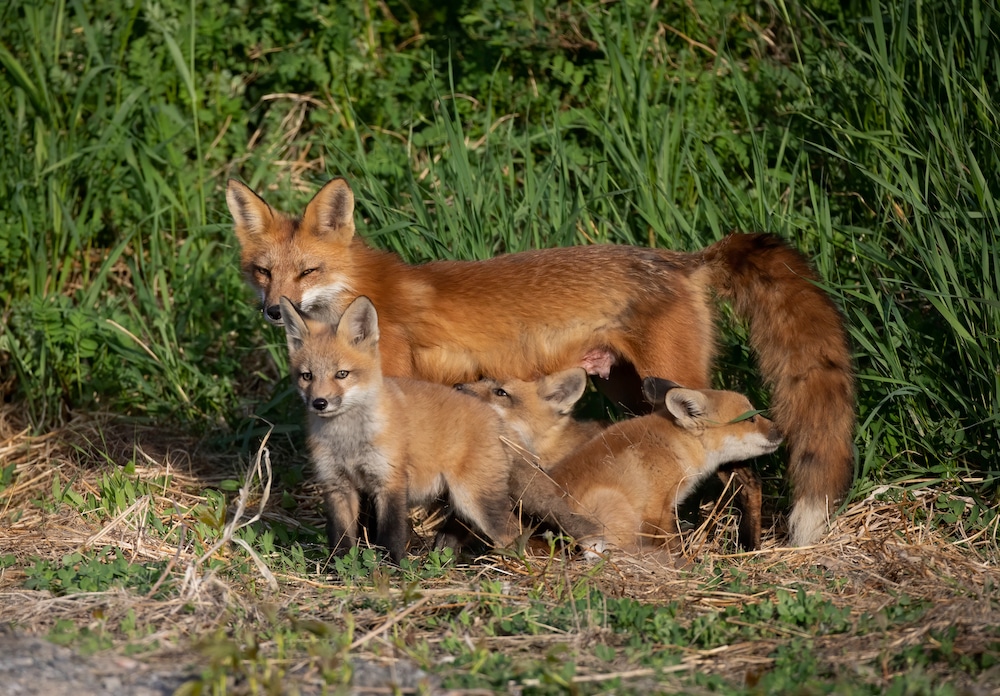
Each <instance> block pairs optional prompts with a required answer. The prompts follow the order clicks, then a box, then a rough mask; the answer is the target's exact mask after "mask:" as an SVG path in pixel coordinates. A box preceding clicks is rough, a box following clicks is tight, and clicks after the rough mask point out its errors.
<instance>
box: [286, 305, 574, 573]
mask: <svg viewBox="0 0 1000 696" xmlns="http://www.w3.org/2000/svg"><path fill="white" fill-rule="evenodd" d="M280 303H281V311H282V312H283V313H284V315H285V319H286V324H285V331H286V337H287V341H288V348H289V365H290V371H291V375H292V379H293V381H294V382H295V383H296V385H297V387H298V390H299V394H300V395H301V396H302V400H303V402H304V403H305V404H306V408H307V411H308V414H309V437H308V441H309V449H310V453H311V454H312V459H313V463H314V465H315V468H316V473H317V476H318V478H319V480H320V482H321V484H322V487H323V489H324V493H325V497H326V503H327V510H326V514H327V536H328V539H329V542H330V545H331V547H332V548H333V549H334V550H335V551H337V552H343V551H345V550H346V549H347V548H349V547H350V546H352V545H354V544H356V543H357V539H358V515H359V501H360V494H365V495H367V496H369V497H371V498H372V499H373V501H374V507H375V518H376V523H377V526H376V530H375V542H376V543H377V544H379V545H381V546H384V547H385V548H387V549H388V550H389V553H390V555H391V557H392V558H393V559H394V560H396V561H398V560H399V559H400V558H402V556H403V555H404V554H405V552H406V546H407V542H408V539H409V527H408V521H407V518H408V510H409V508H410V507H411V506H418V505H424V504H427V503H429V502H431V501H432V500H434V499H435V498H437V497H439V496H444V495H447V497H448V498H449V500H450V502H451V504H452V506H453V507H454V509H455V511H456V513H457V515H458V516H459V517H460V518H462V519H464V520H465V521H467V522H469V523H471V524H472V526H473V527H474V528H475V529H477V530H478V531H480V532H482V533H483V534H485V536H486V537H487V538H488V539H489V540H491V541H493V542H494V543H496V544H497V545H499V546H505V545H507V544H509V543H510V542H511V541H512V540H513V538H514V537H515V535H516V534H517V533H518V532H519V526H518V520H517V518H516V516H515V514H514V504H515V501H513V500H512V499H511V495H510V476H511V469H512V467H513V466H523V465H524V464H523V462H521V461H520V459H517V460H516V461H515V459H514V457H513V456H512V452H511V450H510V449H508V448H507V447H506V446H505V444H504V443H503V441H502V440H501V434H502V425H501V423H500V420H499V418H498V417H497V415H496V413H495V412H494V411H493V409H491V408H490V407H489V406H488V405H486V404H485V403H482V402H479V401H476V400H473V399H470V398H468V397H466V396H463V395H462V394H459V393H458V392H456V391H455V390H454V389H451V388H449V387H445V386H443V385H440V384H434V383H430V382H424V381H419V380H414V379H408V378H391V377H384V376H383V374H382V370H381V365H380V356H379V342H380V331H379V328H378V321H377V313H376V310H375V308H374V307H373V306H372V304H371V302H370V301H369V300H368V299H367V298H365V297H359V298H357V299H356V300H355V301H354V302H352V303H351V304H350V305H349V306H348V307H347V309H346V310H345V312H344V313H343V315H342V316H332V317H329V318H327V319H326V320H325V321H315V320H309V319H307V318H306V317H304V316H302V315H301V314H300V313H299V311H298V310H297V309H295V307H293V306H292V305H291V303H290V302H289V301H288V300H287V299H285V298H282V299H281V300H280ZM531 493H532V494H537V495H539V496H543V498H542V503H538V502H533V501H532V500H531V499H530V496H529V498H528V499H526V500H525V501H523V504H524V508H525V510H526V511H528V512H532V511H534V510H536V509H537V508H538V506H539V505H541V506H542V511H541V516H543V517H546V516H548V517H549V518H552V519H554V520H555V521H556V522H557V523H558V524H559V525H560V526H562V527H563V528H564V529H565V530H566V531H567V532H568V533H570V534H571V535H582V534H585V533H587V532H588V531H589V530H590V529H592V527H591V526H589V525H588V524H586V523H585V522H584V521H583V520H580V521H579V523H577V522H576V521H574V520H572V519H569V518H572V517H574V515H573V514H572V513H570V512H567V515H566V519H563V518H560V517H559V514H560V512H561V511H562V510H564V509H565V508H562V509H560V508H559V503H560V500H561V498H560V496H559V495H558V492H556V491H555V489H554V488H553V489H550V490H544V487H540V488H537V489H533V490H532V491H531ZM518 502H522V501H518Z"/></svg>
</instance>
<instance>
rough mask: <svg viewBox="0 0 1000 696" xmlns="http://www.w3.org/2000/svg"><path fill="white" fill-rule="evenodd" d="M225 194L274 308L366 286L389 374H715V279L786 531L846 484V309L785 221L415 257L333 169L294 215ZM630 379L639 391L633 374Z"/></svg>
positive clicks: (833, 500)
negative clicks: (763, 386)
mask: <svg viewBox="0 0 1000 696" xmlns="http://www.w3.org/2000/svg"><path fill="white" fill-rule="evenodd" d="M227 201H228V203H229V209H230V211H231V213H232V215H233V218H234V221H235V232H236V236H237V238H238V240H239V242H240V245H241V259H242V261H241V263H242V267H243V270H244V273H245V275H246V277H247V279H248V281H249V282H250V283H251V285H253V286H254V287H255V288H256V289H257V290H258V292H259V293H260V296H261V297H262V298H263V308H264V310H265V315H266V316H267V317H268V319H269V320H270V321H272V322H274V323H278V324H280V323H281V321H282V319H281V315H280V312H279V311H278V299H279V298H280V297H281V296H283V295H284V296H287V297H289V298H290V299H291V301H292V302H293V303H294V304H295V305H297V306H298V305H300V304H301V303H302V301H303V298H306V299H307V304H309V300H311V299H312V298H317V297H322V298H323V299H324V300H325V301H329V302H330V303H331V305H332V307H331V309H332V310H334V311H336V312H342V311H344V309H345V308H346V307H347V305H348V304H349V303H350V301H351V300H353V299H354V297H355V296H357V295H359V294H363V295H366V296H368V297H370V298H371V300H372V302H373V303H374V305H375V307H376V308H377V309H378V312H379V320H380V325H381V339H380V345H381V351H382V366H383V370H384V371H385V373H386V374H387V375H392V376H398V377H418V378H420V379H425V380H430V381H435V382H439V383H442V384H447V385H452V384H455V383H459V382H470V381H473V380H476V379H479V378H481V377H484V376H485V377H491V378H494V379H500V380H503V379H511V378H514V379H520V380H533V379H536V378H538V377H541V376H543V375H547V374H552V373H556V372H559V371H562V370H565V369H568V368H570V367H574V366H583V367H585V368H587V370H588V371H589V372H590V373H591V374H600V375H604V374H607V373H608V370H609V368H610V376H611V381H610V383H609V386H610V387H612V388H613V387H615V386H616V385H617V384H620V380H621V378H620V376H621V375H623V374H626V372H625V371H622V370H621V369H619V368H614V367H611V366H612V365H615V364H617V365H619V366H621V365H622V364H623V363H628V364H631V365H632V366H634V368H635V371H636V372H638V374H639V376H640V377H646V376H653V375H656V376H660V377H666V378H669V379H671V380H673V381H675V382H677V383H678V384H682V385H684V386H687V387H692V388H707V387H709V386H710V384H711V371H712V366H713V362H714V360H715V353H716V326H715V323H716V310H715V306H714V304H715V303H714V302H713V295H717V296H719V297H721V298H723V299H726V300H729V301H730V302H731V303H732V305H733V307H734V309H735V313H736V315H737V316H738V317H740V318H743V319H745V320H747V321H748V322H749V328H750V343H751V345H752V347H753V349H754V351H755V353H756V354H757V357H758V359H759V364H760V368H761V372H762V373H763V376H764V378H765V380H766V381H767V383H768V384H770V386H771V388H772V403H771V411H772V413H773V414H774V418H775V421H776V422H777V424H778V426H779V428H780V429H781V430H782V432H783V433H784V434H785V436H786V439H787V442H788V448H789V452H790V465H789V474H790V480H791V483H792V487H793V497H794V498H793V499H794V507H793V512H792V515H791V518H790V519H791V535H792V541H793V543H795V544H800V545H801V544H807V543H811V542H813V541H815V540H816V539H817V538H818V537H819V536H821V534H822V533H823V529H824V525H817V524H816V523H815V521H816V520H818V519H826V518H827V517H828V516H829V515H830V514H831V513H832V512H833V511H834V509H835V506H836V505H837V503H838V502H839V501H840V500H841V499H842V498H843V496H844V495H845V493H846V492H847V490H848V488H849V487H850V483H851V480H852V476H853V464H854V451H853V442H852V440H853V429H854V422H855V414H854V390H853V378H852V368H851V360H850V351H849V349H848V345H847V340H846V333H845V330H844V326H843V322H842V319H841V316H840V314H839V312H838V311H837V309H836V307H835V305H834V304H833V302H832V301H831V300H830V298H829V297H828V296H827V295H826V293H825V292H824V291H823V290H822V289H821V288H820V287H818V286H817V281H818V278H817V276H816V274H815V273H814V272H813V270H812V269H811V267H810V265H809V263H808V262H807V260H806V259H805V258H804V257H803V256H802V255H801V254H800V253H798V252H797V251H795V250H793V249H792V248H791V247H789V246H787V245H786V244H785V243H783V242H782V241H781V240H779V239H778V238H777V237H774V236H772V235H767V234H733V235H729V236H727V237H725V238H724V239H722V240H721V241H719V242H717V243H715V244H713V245H711V246H709V247H707V248H705V249H703V250H701V251H695V252H690V253H685V252H676V251H669V250H663V249H649V248H643V247H633V246H618V245H592V246H576V247H562V248H555V249H542V250H535V251H526V252H522V253H517V254H508V255H501V256H497V257H496V258H493V259H489V260H485V261H435V262H431V263H426V264H422V265H409V264H406V263H404V262H403V261H402V260H400V259H399V258H398V257H397V256H396V255H394V254H391V253H388V252H384V251H379V250H375V249H372V248H371V247H369V246H367V245H366V244H365V243H364V242H363V241H362V240H361V239H360V238H359V237H357V236H356V235H355V228H354V219H353V218H354V197H353V194H352V192H351V189H350V187H349V186H348V185H347V182H346V181H344V180H343V179H334V180H333V181H331V182H329V183H328V184H326V185H325V186H324V187H323V188H322V189H321V190H320V191H319V192H318V193H317V194H316V196H315V197H314V198H313V199H312V201H310V203H309V204H308V205H307V206H306V209H305V211H304V213H303V215H302V216H301V217H292V216H288V215H285V214H283V213H280V212H277V211H275V210H273V209H272V208H270V206H268V205H267V203H265V202H264V201H263V200H262V199H261V198H260V197H258V196H257V195H256V194H255V193H254V192H253V191H251V190H250V189H249V188H247V187H246V186H245V185H243V184H241V183H239V182H237V181H230V183H229V188H228V191H227ZM598 381H599V382H601V383H603V382H604V380H598ZM631 390H632V392H634V394H635V397H636V398H635V402H638V401H639V399H638V387H637V385H632V386H631ZM756 495H758V496H759V486H758V490H757V491H756ZM758 537H759V532H758Z"/></svg>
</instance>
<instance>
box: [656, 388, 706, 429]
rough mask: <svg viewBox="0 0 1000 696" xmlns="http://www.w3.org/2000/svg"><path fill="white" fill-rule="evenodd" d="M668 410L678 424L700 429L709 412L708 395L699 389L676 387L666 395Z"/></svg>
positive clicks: (686, 427)
mask: <svg viewBox="0 0 1000 696" xmlns="http://www.w3.org/2000/svg"><path fill="white" fill-rule="evenodd" d="M665 403H666V406H667V411H669V412H670V415H672V416H673V417H674V419H675V420H676V421H677V424H678V425H680V426H681V427H682V428H685V429H687V430H698V429H701V428H703V427H704V426H705V414H706V413H707V412H708V397H707V396H705V393H704V392H700V391H698V390H697V389H683V388H681V387H675V388H673V389H671V390H670V391H668V392H667V394H666V397H665Z"/></svg>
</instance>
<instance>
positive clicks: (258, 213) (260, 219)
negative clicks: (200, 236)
mask: <svg viewBox="0 0 1000 696" xmlns="http://www.w3.org/2000/svg"><path fill="white" fill-rule="evenodd" d="M226 203H227V204H228V205H229V213H230V214H231V215H232V216H233V222H234V223H235V228H234V229H235V230H236V238H237V239H238V240H239V241H240V244H244V243H245V242H246V240H248V239H249V238H250V237H252V236H254V235H257V234H260V233H262V232H264V231H265V230H266V228H267V225H268V223H269V222H270V221H271V219H272V218H273V217H274V211H273V210H271V206H269V205H268V204H267V203H265V202H264V199H263V198H261V197H260V196H258V195H257V194H256V193H254V192H253V191H252V190H250V187H249V186H247V185H246V184H244V183H242V182H240V181H237V180H236V179H230V180H229V185H228V186H227V187H226Z"/></svg>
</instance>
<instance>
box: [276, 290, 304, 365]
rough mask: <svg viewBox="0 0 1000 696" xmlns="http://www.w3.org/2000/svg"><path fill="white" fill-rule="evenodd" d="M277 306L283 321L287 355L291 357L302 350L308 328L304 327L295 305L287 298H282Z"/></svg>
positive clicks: (302, 319)
mask: <svg viewBox="0 0 1000 696" xmlns="http://www.w3.org/2000/svg"><path fill="white" fill-rule="evenodd" d="M278 304H279V306H280V307H281V318H282V319H284V320H285V338H286V339H288V353H289V355H293V354H294V353H295V352H296V351H298V350H299V349H300V348H302V344H303V342H305V340H306V338H308V336H309V328H308V327H307V326H306V322H305V319H304V318H303V317H302V314H300V313H299V310H297V309H295V305H293V304H292V301H291V300H289V299H288V298H287V297H282V298H281V299H280V300H278Z"/></svg>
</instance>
